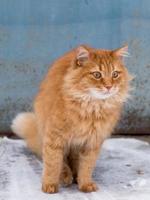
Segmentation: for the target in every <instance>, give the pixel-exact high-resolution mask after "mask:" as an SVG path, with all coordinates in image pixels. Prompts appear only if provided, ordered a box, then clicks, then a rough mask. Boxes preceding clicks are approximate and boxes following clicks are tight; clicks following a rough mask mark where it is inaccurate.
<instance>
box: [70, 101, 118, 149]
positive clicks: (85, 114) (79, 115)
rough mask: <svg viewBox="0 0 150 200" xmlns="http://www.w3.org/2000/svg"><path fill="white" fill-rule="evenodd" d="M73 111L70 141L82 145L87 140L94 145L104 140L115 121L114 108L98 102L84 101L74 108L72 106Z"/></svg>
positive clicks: (71, 114)
mask: <svg viewBox="0 0 150 200" xmlns="http://www.w3.org/2000/svg"><path fill="white" fill-rule="evenodd" d="M71 111H72V112H71V113H70V117H71V119H72V122H73V123H72V128H71V131H70V142H71V143H72V144H74V145H80V144H81V145H82V143H84V142H86V141H87V142H88V143H90V144H91V145H94V144H96V142H97V141H98V140H99V139H101V140H104V139H105V138H106V137H108V135H109V134H110V132H111V130H112V128H111V127H113V124H114V123H115V120H113V116H112V114H111V112H112V109H108V108H105V106H102V105H101V104H99V103H98V102H94V103H91V102H83V103H80V105H78V106H77V105H76V107H74V109H73V107H72V109H71ZM110 111H111V112H110ZM112 123H113V124H112Z"/></svg>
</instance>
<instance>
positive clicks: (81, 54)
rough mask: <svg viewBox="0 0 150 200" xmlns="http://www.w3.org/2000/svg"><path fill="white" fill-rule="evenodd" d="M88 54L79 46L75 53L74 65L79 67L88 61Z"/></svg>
mask: <svg viewBox="0 0 150 200" xmlns="http://www.w3.org/2000/svg"><path fill="white" fill-rule="evenodd" d="M89 56H90V53H89V51H88V50H87V49H86V48H85V47H84V46H79V47H78V48H77V51H76V63H77V65H79V66H81V65H82V64H83V63H84V62H85V61H87V60H88V59H89Z"/></svg>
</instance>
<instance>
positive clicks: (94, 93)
mask: <svg viewBox="0 0 150 200" xmlns="http://www.w3.org/2000/svg"><path fill="white" fill-rule="evenodd" d="M117 92H118V89H113V90H112V91H111V92H109V93H104V92H101V91H98V90H97V89H96V88H91V89H90V90H89V94H90V96H91V97H92V98H94V99H107V98H109V97H111V96H113V95H115V94H116V93H117Z"/></svg>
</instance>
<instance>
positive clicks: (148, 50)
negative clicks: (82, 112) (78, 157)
mask: <svg viewBox="0 0 150 200" xmlns="http://www.w3.org/2000/svg"><path fill="white" fill-rule="evenodd" d="M81 43H82V44H83V43H87V44H90V45H92V46H94V47H98V48H116V47H119V46H121V45H122V44H124V43H128V44H129V49H130V53H131V58H129V59H128V60H127V65H128V68H129V70H130V72H131V73H133V74H135V75H136V79H135V81H134V84H133V85H134V87H135V88H136V89H135V90H134V92H133V93H132V94H133V99H132V100H130V101H129V103H128V104H127V105H126V107H125V112H124V115H123V116H124V117H123V119H122V120H121V123H120V124H119V126H118V131H120V132H128V133H139V132H143V133H146V132H147V133H148V132H150V89H149V87H150V78H149V77H150V1H149V0H142V1H141V0H135V1H131V0H113V1H112V0H92V1H91V0H63V1H61V0H44V1H42V0H1V1H0V131H9V124H10V121H11V119H12V118H13V117H14V116H15V114H16V113H18V112H21V111H25V110H29V109H30V107H31V106H32V99H33V97H34V95H35V94H36V92H37V88H38V85H39V82H40V80H41V79H42V78H43V76H44V74H45V73H46V71H47V69H48V66H49V63H51V62H52V61H53V60H54V59H55V58H57V57H58V56H60V55H62V54H63V53H64V52H65V51H68V50H69V49H71V48H72V47H74V46H76V45H78V44H81Z"/></svg>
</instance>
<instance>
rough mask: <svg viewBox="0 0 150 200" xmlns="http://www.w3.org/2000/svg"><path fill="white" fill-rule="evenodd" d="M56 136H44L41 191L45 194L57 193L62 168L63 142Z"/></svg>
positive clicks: (53, 134) (52, 134) (51, 134)
mask: <svg viewBox="0 0 150 200" xmlns="http://www.w3.org/2000/svg"><path fill="white" fill-rule="evenodd" d="M56 136H57V134H55V133H50V134H49V135H48V136H45V138H44V143H43V164H44V169H43V178H42V190H43V191H44V192H47V193H56V192H58V186H59V180H60V173H61V171H62V167H63V153H64V148H63V141H62V138H59V137H57V138H56Z"/></svg>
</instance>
